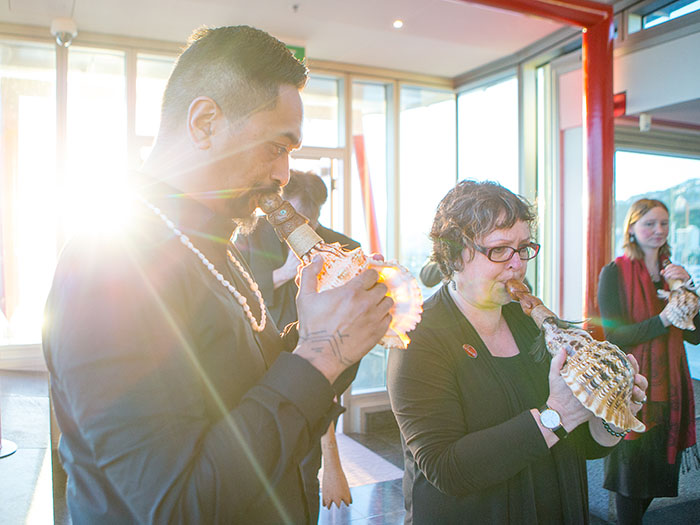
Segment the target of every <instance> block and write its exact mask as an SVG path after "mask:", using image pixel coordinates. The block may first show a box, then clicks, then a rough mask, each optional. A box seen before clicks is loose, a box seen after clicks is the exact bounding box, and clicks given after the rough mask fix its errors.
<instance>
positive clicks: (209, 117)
mask: <svg viewBox="0 0 700 525" xmlns="http://www.w3.org/2000/svg"><path fill="white" fill-rule="evenodd" d="M222 115H223V113H222V111H221V108H220V107H219V105H218V104H217V103H216V102H214V101H213V100H212V99H211V98H209V97H197V98H195V99H194V100H193V101H192V103H191V104H190V107H189V108H188V110H187V135H188V136H189V138H190V140H191V141H192V144H194V146H195V148H197V149H202V150H204V149H209V148H210V147H211V136H212V133H214V130H215V126H216V123H217V121H218V120H219V119H220V118H221V117H222Z"/></svg>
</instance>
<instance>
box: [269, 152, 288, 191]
mask: <svg viewBox="0 0 700 525" xmlns="http://www.w3.org/2000/svg"><path fill="white" fill-rule="evenodd" d="M272 180H274V181H277V183H279V185H280V186H285V185H286V184H287V183H288V182H289V155H288V154H287V155H280V158H279V159H277V161H276V162H275V164H274V165H273V167H272Z"/></svg>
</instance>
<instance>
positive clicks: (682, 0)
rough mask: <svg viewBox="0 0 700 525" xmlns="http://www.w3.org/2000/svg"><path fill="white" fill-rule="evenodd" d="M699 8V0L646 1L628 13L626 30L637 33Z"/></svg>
mask: <svg viewBox="0 0 700 525" xmlns="http://www.w3.org/2000/svg"><path fill="white" fill-rule="evenodd" d="M699 10H700V0H676V1H675V2H667V1H663V0H662V1H658V2H652V3H647V4H646V5H644V6H643V7H642V8H640V9H639V10H633V11H632V12H630V13H629V15H628V24H627V25H628V30H627V31H628V33H637V32H639V31H642V30H644V29H649V28H651V27H654V26H658V25H661V24H665V23H666V22H669V21H671V20H674V19H676V18H680V17H682V16H685V15H688V14H690V13H694V12H696V11H699Z"/></svg>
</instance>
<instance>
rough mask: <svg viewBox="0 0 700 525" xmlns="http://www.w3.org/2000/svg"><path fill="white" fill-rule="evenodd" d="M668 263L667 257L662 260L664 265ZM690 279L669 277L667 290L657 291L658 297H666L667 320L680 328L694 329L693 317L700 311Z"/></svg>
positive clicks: (699, 302)
mask: <svg viewBox="0 0 700 525" xmlns="http://www.w3.org/2000/svg"><path fill="white" fill-rule="evenodd" d="M669 263H670V261H669V260H668V259H666V260H665V261H664V267H665V266H667V265H668V264H669ZM690 283H691V279H689V280H687V281H681V280H679V279H671V280H669V281H668V288H669V290H668V291H667V290H659V291H658V292H657V293H658V295H659V298H660V299H666V300H667V301H668V306H667V307H666V308H664V310H665V312H666V315H667V317H668V320H669V321H671V324H672V325H673V326H675V327H676V328H680V329H681V330H695V323H693V318H694V317H695V316H696V315H697V314H698V311H700V298H698V296H697V294H696V293H695V292H696V289H695V288H693V287H692V286H691V284H690Z"/></svg>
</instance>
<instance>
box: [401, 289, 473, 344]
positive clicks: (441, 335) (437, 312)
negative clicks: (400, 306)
mask: <svg viewBox="0 0 700 525" xmlns="http://www.w3.org/2000/svg"><path fill="white" fill-rule="evenodd" d="M459 322H460V319H459V318H458V317H456V316H455V313H454V310H453V304H452V299H451V298H450V296H449V292H448V290H447V284H444V285H442V286H441V287H440V288H439V289H438V290H437V291H436V292H435V293H434V294H433V295H432V296H431V297H430V298H429V299H427V300H426V301H425V303H423V314H422V316H421V321H420V322H419V323H418V326H416V328H415V330H413V331H412V332H409V333H408V336H409V337H410V338H411V344H410V345H409V350H411V349H421V350H430V351H436V352H438V351H439V352H441V351H442V350H441V349H442V348H445V347H446V346H447V345H448V342H449V340H451V339H454V338H455V337H456V332H457V331H458V330H459V327H458V324H459Z"/></svg>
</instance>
